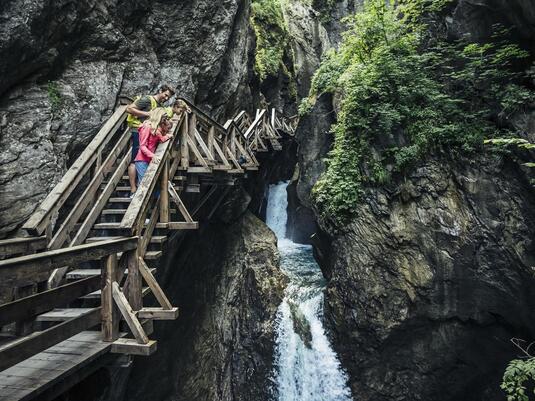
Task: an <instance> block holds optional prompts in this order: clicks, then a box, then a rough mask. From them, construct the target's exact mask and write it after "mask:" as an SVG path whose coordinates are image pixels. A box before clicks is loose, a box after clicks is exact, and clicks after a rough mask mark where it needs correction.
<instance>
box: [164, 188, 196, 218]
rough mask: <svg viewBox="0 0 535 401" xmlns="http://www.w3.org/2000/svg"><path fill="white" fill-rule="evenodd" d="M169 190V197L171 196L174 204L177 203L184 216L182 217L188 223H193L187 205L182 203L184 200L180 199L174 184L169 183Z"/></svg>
mask: <svg viewBox="0 0 535 401" xmlns="http://www.w3.org/2000/svg"><path fill="white" fill-rule="evenodd" d="M168 189H169V195H171V199H173V202H175V204H176V205H177V207H178V210H179V211H180V214H182V217H184V220H185V221H187V222H193V219H192V218H191V215H190V214H189V212H188V209H187V208H186V205H184V202H182V199H180V196H179V195H178V193H177V192H176V190H175V188H174V187H173V184H171V183H169V185H168Z"/></svg>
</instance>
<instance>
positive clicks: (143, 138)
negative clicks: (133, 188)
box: [135, 107, 173, 186]
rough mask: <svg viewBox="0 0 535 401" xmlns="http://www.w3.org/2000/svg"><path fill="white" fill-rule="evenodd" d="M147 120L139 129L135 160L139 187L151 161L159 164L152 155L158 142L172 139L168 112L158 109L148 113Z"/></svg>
mask: <svg viewBox="0 0 535 401" xmlns="http://www.w3.org/2000/svg"><path fill="white" fill-rule="evenodd" d="M149 116H150V117H149V119H148V120H146V121H145V122H144V123H143V124H142V125H141V127H139V151H138V152H137V155H136V158H135V166H136V172H137V182H136V184H137V185H138V186H139V185H140V183H141V181H142V180H143V176H144V175H145V173H146V172H147V169H148V167H149V164H150V162H151V161H154V162H155V163H159V162H160V160H159V159H158V158H157V156H155V155H154V152H155V151H156V147H157V146H158V144H159V143H160V142H166V141H168V140H169V139H171V138H173V134H171V133H169V130H170V128H171V126H172V124H171V123H170V121H169V114H168V111H167V110H166V109H165V108H163V107H158V108H156V109H154V110H153V111H151V112H150V113H149Z"/></svg>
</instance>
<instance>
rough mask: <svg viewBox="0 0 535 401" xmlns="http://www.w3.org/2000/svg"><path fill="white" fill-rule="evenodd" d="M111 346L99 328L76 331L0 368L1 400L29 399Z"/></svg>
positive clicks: (85, 365)
mask: <svg viewBox="0 0 535 401" xmlns="http://www.w3.org/2000/svg"><path fill="white" fill-rule="evenodd" d="M110 348H111V343H107V342H103V341H102V336H101V334H100V332H96V331H84V332H81V333H79V334H76V335H75V336H73V337H71V338H69V339H68V340H65V341H63V342H61V343H59V344H57V345H54V346H53V347H50V348H48V349H46V350H45V351H43V352H40V353H38V354H36V355H34V356H32V357H30V358H28V359H26V360H24V361H23V362H20V363H18V364H16V365H15V366H12V367H11V368H9V369H6V370H4V371H3V372H0V401H14V400H31V399H33V398H35V397H37V396H40V395H42V394H43V393H45V392H46V391H48V390H50V389H52V388H53V387H54V386H57V385H59V384H61V382H62V381H63V380H65V379H67V378H68V377H69V376H72V375H74V374H76V373H79V372H80V371H82V370H84V369H85V368H86V367H87V366H88V365H89V364H90V363H91V362H93V361H94V360H96V359H97V358H99V357H100V356H102V355H103V354H106V353H108V352H109V351H110ZM84 373H85V374H89V373H91V372H87V371H86V372H84ZM54 395H56V394H54Z"/></svg>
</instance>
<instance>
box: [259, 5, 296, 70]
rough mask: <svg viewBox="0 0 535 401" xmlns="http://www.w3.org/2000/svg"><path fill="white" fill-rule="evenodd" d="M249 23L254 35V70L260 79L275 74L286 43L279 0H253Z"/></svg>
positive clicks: (281, 62) (284, 25) (286, 34)
mask: <svg viewBox="0 0 535 401" xmlns="http://www.w3.org/2000/svg"><path fill="white" fill-rule="evenodd" d="M251 25H252V27H253V29H254V32H255V36H256V53H255V71H256V73H257V74H258V76H259V77H260V79H261V80H265V79H266V78H267V77H268V76H270V75H271V76H276V75H277V74H278V72H279V68H281V66H282V65H283V64H284V63H283V57H284V52H285V49H286V47H287V45H288V31H287V29H286V24H285V23H284V18H283V15H282V7H281V3H280V0H253V3H252V5H251Z"/></svg>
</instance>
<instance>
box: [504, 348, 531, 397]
mask: <svg viewBox="0 0 535 401" xmlns="http://www.w3.org/2000/svg"><path fill="white" fill-rule="evenodd" d="M526 382H528V383H529V382H531V384H532V385H533V384H534V383H535V358H529V359H525V360H521V359H515V360H513V361H511V362H510V363H509V366H507V369H506V370H505V374H504V375H503V381H502V384H501V388H502V389H503V390H504V391H505V392H506V394H507V401H529V399H530V398H529V396H528V392H527V388H526ZM529 393H532V391H530V392H529ZM533 394H535V392H533Z"/></svg>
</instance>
